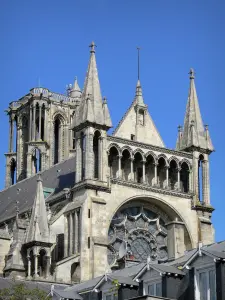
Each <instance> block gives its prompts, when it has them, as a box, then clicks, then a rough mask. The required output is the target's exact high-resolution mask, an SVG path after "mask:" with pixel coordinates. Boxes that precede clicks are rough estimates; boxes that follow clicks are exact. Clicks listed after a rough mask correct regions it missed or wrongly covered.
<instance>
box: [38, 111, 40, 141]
mask: <svg viewBox="0 0 225 300" xmlns="http://www.w3.org/2000/svg"><path fill="white" fill-rule="evenodd" d="M38 126H39V132H38V139H39V140H41V105H40V106H39V125H38Z"/></svg>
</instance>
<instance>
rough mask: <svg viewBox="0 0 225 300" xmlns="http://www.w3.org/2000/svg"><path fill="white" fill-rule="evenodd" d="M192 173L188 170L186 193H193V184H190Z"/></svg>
mask: <svg viewBox="0 0 225 300" xmlns="http://www.w3.org/2000/svg"><path fill="white" fill-rule="evenodd" d="M192 176H193V172H192V169H190V170H188V185H189V186H188V192H193V183H192V181H193V180H192Z"/></svg>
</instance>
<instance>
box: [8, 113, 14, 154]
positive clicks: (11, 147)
mask: <svg viewBox="0 0 225 300" xmlns="http://www.w3.org/2000/svg"><path fill="white" fill-rule="evenodd" d="M12 150H13V121H12V117H11V116H10V117H9V152H12Z"/></svg>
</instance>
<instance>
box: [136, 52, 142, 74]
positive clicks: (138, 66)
mask: <svg viewBox="0 0 225 300" xmlns="http://www.w3.org/2000/svg"><path fill="white" fill-rule="evenodd" d="M140 49H141V48H140V47H137V51H138V80H139V79H140Z"/></svg>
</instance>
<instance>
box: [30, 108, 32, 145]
mask: <svg viewBox="0 0 225 300" xmlns="http://www.w3.org/2000/svg"><path fill="white" fill-rule="evenodd" d="M31 140H32V106H30V119H29V141H31Z"/></svg>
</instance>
